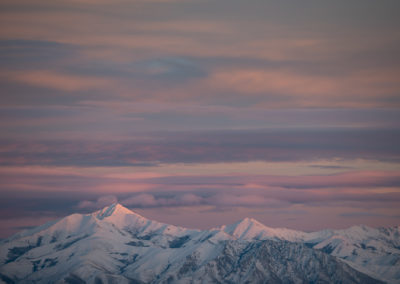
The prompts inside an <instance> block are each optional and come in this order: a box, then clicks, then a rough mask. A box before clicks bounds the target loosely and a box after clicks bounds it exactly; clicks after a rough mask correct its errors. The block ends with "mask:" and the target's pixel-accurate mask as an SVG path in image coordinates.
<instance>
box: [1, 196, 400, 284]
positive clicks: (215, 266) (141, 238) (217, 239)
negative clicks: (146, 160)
mask: <svg viewBox="0 0 400 284" xmlns="http://www.w3.org/2000/svg"><path fill="white" fill-rule="evenodd" d="M399 248H400V237H399V228H398V227H396V228H386V229H373V228H368V227H363V226H361V227H352V228H349V229H347V230H338V231H333V230H326V231H321V232H315V233H304V232H299V231H293V230H288V229H274V228H268V227H266V226H264V225H263V224H261V223H259V222H257V221H256V220H253V219H248V218H246V219H244V220H242V221H239V222H238V223H235V224H232V225H228V226H222V227H221V228H215V229H211V230H204V231H201V230H189V229H185V228H181V227H176V226H172V225H167V224H162V223H159V222H156V221H151V220H148V219H146V218H144V217H142V216H140V215H138V214H136V213H134V212H132V211H130V210H129V209H127V208H125V207H123V206H121V205H119V204H113V205H111V206H108V207H106V208H104V209H102V210H99V211H97V212H94V213H92V214H87V215H82V214H73V215H70V216H68V217H65V218H63V219H61V220H58V221H55V222H51V223H47V224H45V225H43V226H40V227H37V228H34V229H32V230H28V231H23V232H21V233H19V234H16V235H14V236H13V237H11V238H9V239H7V240H4V241H2V242H1V243H0V280H1V281H2V282H0V283H266V282H268V283H381V281H385V282H392V283H398V282H399V280H400V275H399V273H398V271H400V269H399V268H400V261H399V259H400V258H399V255H400V253H399Z"/></svg>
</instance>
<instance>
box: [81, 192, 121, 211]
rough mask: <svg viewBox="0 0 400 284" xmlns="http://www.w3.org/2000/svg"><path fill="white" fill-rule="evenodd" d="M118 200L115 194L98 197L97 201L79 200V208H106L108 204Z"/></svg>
mask: <svg viewBox="0 0 400 284" xmlns="http://www.w3.org/2000/svg"><path fill="white" fill-rule="evenodd" d="M116 202H118V198H117V197H116V196H114V195H104V196H100V197H99V198H97V200H96V201H88V200H84V201H81V202H79V204H78V206H77V207H78V208H79V209H91V210H93V209H100V208H104V207H106V206H108V205H111V204H113V203H116Z"/></svg>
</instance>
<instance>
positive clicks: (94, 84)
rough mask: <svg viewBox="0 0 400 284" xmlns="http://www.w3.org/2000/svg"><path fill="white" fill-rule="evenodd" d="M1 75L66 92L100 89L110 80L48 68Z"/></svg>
mask: <svg viewBox="0 0 400 284" xmlns="http://www.w3.org/2000/svg"><path fill="white" fill-rule="evenodd" d="M0 75H1V74H0ZM2 76H3V77H4V76H6V77H7V78H8V80H12V81H16V82H20V83H24V84H29V85H33V86H38V87H45V88H50V89H56V90H61V91H66V92H75V91H82V90H95V89H102V88H105V87H110V84H111V82H112V81H111V80H110V79H108V78H99V77H91V76H77V75H71V74H63V73H59V72H54V71H50V70H37V71H26V72H25V71H24V72H14V73H11V72H10V73H7V74H4V73H3V74H2Z"/></svg>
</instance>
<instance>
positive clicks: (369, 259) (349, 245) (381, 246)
mask: <svg viewBox="0 0 400 284" xmlns="http://www.w3.org/2000/svg"><path fill="white" fill-rule="evenodd" d="M220 230H222V231H224V232H226V233H227V234H229V235H231V236H233V237H235V238H238V239H241V240H286V241H290V242H299V243H304V244H306V245H307V246H309V247H312V248H314V249H318V250H322V251H323V252H325V253H327V254H330V255H333V256H335V257H339V258H341V259H343V260H345V261H346V262H347V263H348V264H350V265H351V266H352V267H353V268H356V269H357V270H359V271H363V272H364V273H368V274H369V275H371V276H373V277H377V278H380V279H382V280H384V281H388V282H391V283H400V227H398V226H397V227H391V228H370V227H367V226H363V225H361V226H353V227H351V228H348V229H344V230H323V231H320V232H312V233H305V232H301V231H295V230H290V229H286V228H270V227H267V226H265V225H263V224H261V223H260V222H258V221H256V220H254V219H250V218H245V219H243V220H241V221H239V222H237V223H235V224H232V225H228V226H222V227H221V228H220Z"/></svg>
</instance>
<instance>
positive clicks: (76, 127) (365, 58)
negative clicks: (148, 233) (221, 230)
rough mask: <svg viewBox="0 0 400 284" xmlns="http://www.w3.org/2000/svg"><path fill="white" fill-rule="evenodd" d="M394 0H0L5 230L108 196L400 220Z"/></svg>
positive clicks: (0, 226)
mask: <svg viewBox="0 0 400 284" xmlns="http://www.w3.org/2000/svg"><path fill="white" fill-rule="evenodd" d="M399 10H400V2H399V1H398V0H393V1H389V0H382V1H372V0H354V1H344V0H337V1H330V2H328V1H319V0H304V1H278V0H271V1H260V0H249V1H238V0H213V1H212V0H115V1H107V0H68V1H67V0H57V1H54V0H38V1H28V0H2V1H1V2H0V86H1V88H0V197H1V198H0V238H5V237H8V236H10V235H12V234H14V233H16V232H18V231H20V230H22V229H26V228H30V227H32V226H36V225H40V224H43V223H44V222H47V221H50V220H54V219H57V218H61V217H63V216H66V215H69V214H72V213H75V212H78V213H88V212H92V211H95V210H97V209H100V208H102V207H104V206H107V205H109V204H111V203H114V202H119V203H121V204H122V205H124V206H126V207H128V208H130V209H132V210H134V211H135V212H137V213H139V214H141V215H143V216H145V217H147V218H151V219H154V220H158V221H161V222H166V223H170V224H175V225H180V226H185V227H190V228H201V229H205V228H212V227H215V226H219V225H222V224H228V223H233V222H235V221H237V220H239V219H242V218H245V217H252V218H255V219H257V220H259V221H260V222H262V223H264V224H265V225H267V226H271V227H287V228H292V229H299V230H304V231H313V230H320V229H325V228H347V227H350V226H352V225H357V224H365V225H368V226H372V227H379V226H395V225H400V209H399V208H400V147H399V145H400V52H399V50H400V18H399V17H398V11H399Z"/></svg>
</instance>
